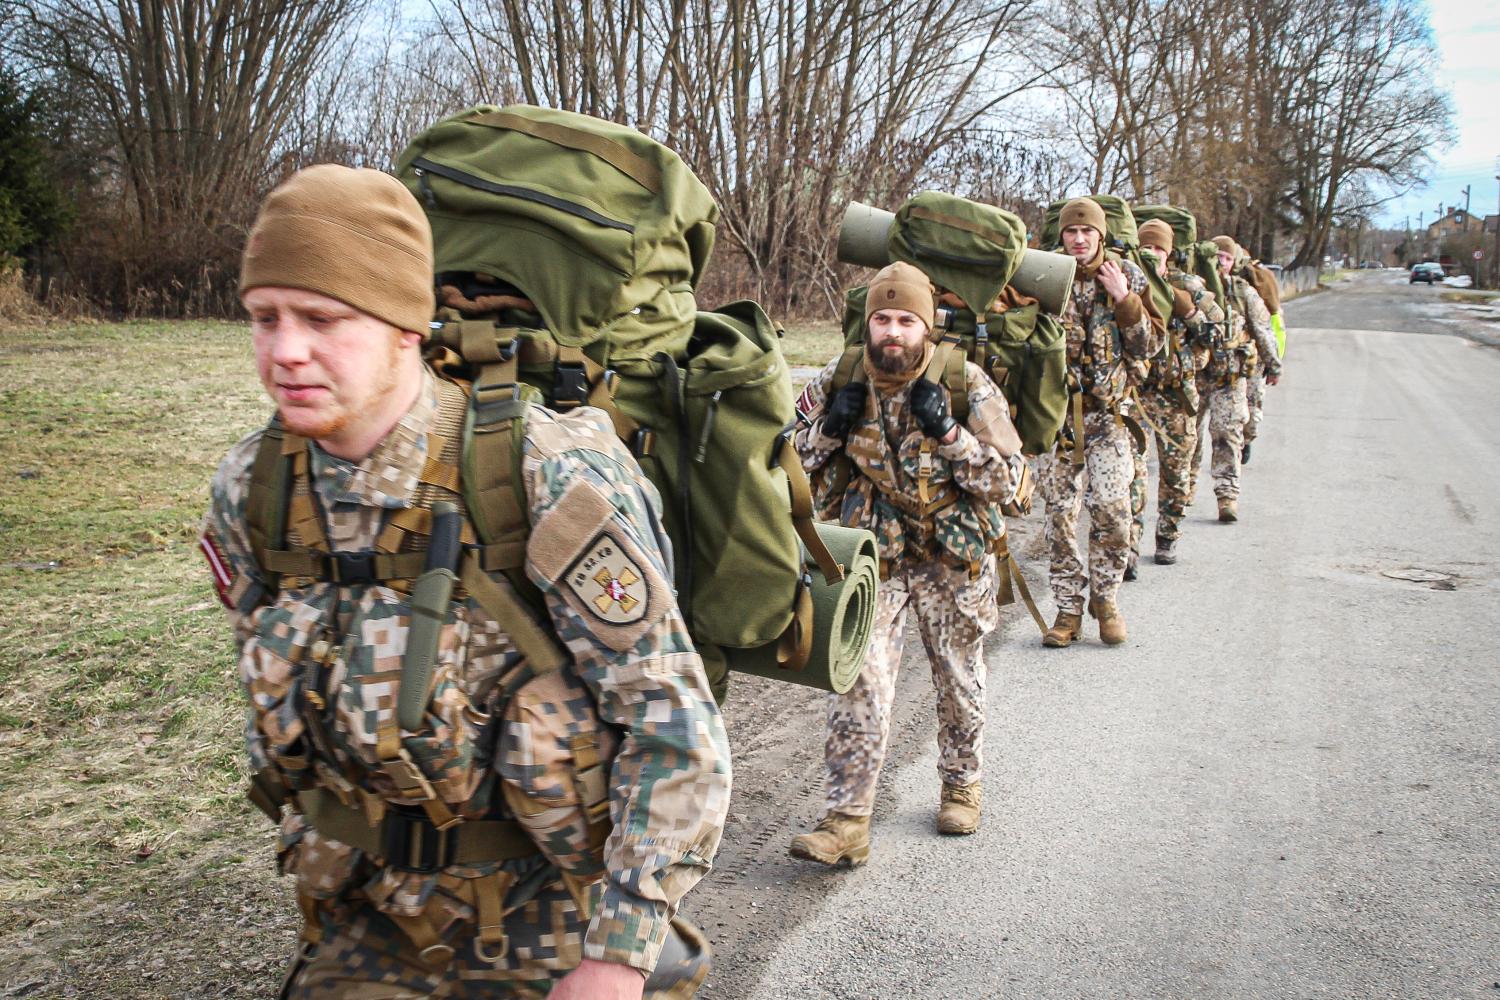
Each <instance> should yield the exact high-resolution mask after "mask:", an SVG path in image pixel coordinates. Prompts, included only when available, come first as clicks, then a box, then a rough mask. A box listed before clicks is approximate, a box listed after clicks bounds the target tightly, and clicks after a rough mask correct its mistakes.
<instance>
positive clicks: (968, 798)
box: [937, 781, 981, 836]
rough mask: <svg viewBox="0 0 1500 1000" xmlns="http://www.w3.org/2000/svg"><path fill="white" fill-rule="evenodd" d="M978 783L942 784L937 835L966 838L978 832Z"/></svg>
mask: <svg viewBox="0 0 1500 1000" xmlns="http://www.w3.org/2000/svg"><path fill="white" fill-rule="evenodd" d="M980 791H981V789H980V787H979V782H977V781H976V782H973V783H972V784H968V785H950V784H948V782H946V781H945V782H943V798H942V802H941V803H940V804H939V806H938V815H937V828H938V833H947V834H954V835H960V836H967V835H968V834H971V833H975V832H977V831H978V830H979V799H980V794H979V793H980Z"/></svg>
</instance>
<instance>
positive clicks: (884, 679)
mask: <svg viewBox="0 0 1500 1000" xmlns="http://www.w3.org/2000/svg"><path fill="white" fill-rule="evenodd" d="M998 584H999V580H998V577H997V576H996V573H995V558H994V556H985V558H984V561H983V563H982V565H981V568H980V572H979V575H978V576H977V577H975V578H972V579H971V578H970V576H969V571H968V570H966V569H952V568H950V567H948V566H945V565H944V564H942V563H940V562H925V563H919V564H917V565H915V566H911V567H908V568H905V569H901V570H898V571H896V572H894V573H892V574H891V577H890V579H889V580H885V581H882V582H881V584H880V593H879V596H878V597H877V598H876V604H875V625H874V632H873V634H872V635H871V637H870V651H869V654H868V655H867V656H866V657H865V666H864V669H863V670H862V671H861V672H860V675H859V679H858V680H856V681H855V682H854V686H853V687H852V688H850V689H849V690H848V691H847V692H845V693H844V694H836V695H833V696H831V697H830V699H829V702H828V741H827V744H826V745H825V748H824V758H823V759H824V764H825V766H826V768H827V780H828V785H827V807H828V811H829V812H840V813H844V814H845V815H849V816H868V815H870V814H871V813H872V812H873V811H874V807H875V785H876V782H877V781H878V780H879V778H880V768H881V765H882V764H883V763H884V762H885V752H886V740H887V739H888V738H889V736H890V732H891V708H892V700H893V699H894V698H895V693H896V675H897V671H898V670H899V669H900V666H901V654H902V652H903V650H904V648H905V642H906V612H907V609H908V608H910V609H912V610H913V611H915V612H916V616H917V629H918V632H919V633H920V634H921V636H922V645H923V647H924V648H925V649H926V651H927V659H928V661H929V663H930V664H931V667H932V683H933V686H934V687H935V688H936V689H937V716H938V730H937V742H938V774H939V775H940V776H941V777H942V779H943V781H944V782H946V783H949V784H959V785H967V784H969V783H970V782H973V781H978V780H979V777H980V766H981V764H982V762H983V759H984V674H985V666H984V649H983V646H984V637H985V636H986V635H988V634H989V633H990V632H992V631H994V628H995V625H996V624H997V623H998V622H999V616H1000V610H999V608H998V607H997V606H996V604H995V599H996V596H997V595H996V588H997V587H998Z"/></svg>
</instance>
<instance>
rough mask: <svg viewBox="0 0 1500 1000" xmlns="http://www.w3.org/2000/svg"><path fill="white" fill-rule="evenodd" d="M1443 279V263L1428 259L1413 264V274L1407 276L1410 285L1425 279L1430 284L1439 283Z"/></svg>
mask: <svg viewBox="0 0 1500 1000" xmlns="http://www.w3.org/2000/svg"><path fill="white" fill-rule="evenodd" d="M1442 280H1443V265H1441V264H1434V263H1433V262H1432V261H1427V262H1426V263H1423V264H1414V265H1412V269H1411V274H1410V275H1409V276H1408V277H1407V280H1406V283H1407V284H1408V285H1415V284H1416V283H1417V282H1419V281H1425V282H1427V283H1428V284H1429V285H1433V284H1439V283H1441V282H1442Z"/></svg>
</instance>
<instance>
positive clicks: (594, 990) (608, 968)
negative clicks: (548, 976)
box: [547, 958, 646, 1000]
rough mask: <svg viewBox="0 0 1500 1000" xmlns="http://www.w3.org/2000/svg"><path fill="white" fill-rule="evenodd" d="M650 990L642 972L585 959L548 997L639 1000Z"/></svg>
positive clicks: (578, 999)
mask: <svg viewBox="0 0 1500 1000" xmlns="http://www.w3.org/2000/svg"><path fill="white" fill-rule="evenodd" d="M645 989H646V977H645V976H643V975H641V973H640V970H638V969H632V968H631V967H630V966H628V965H616V964H614V963H613V962H599V961H595V960H594V959H590V958H585V959H584V960H583V962H582V963H580V964H579V966H578V968H576V969H574V970H573V971H572V972H570V973H568V974H567V975H566V976H563V977H562V978H561V979H559V980H558V981H557V985H556V986H554V987H552V992H551V993H548V994H547V996H549V997H551V998H552V1000H639V998H640V996H641V994H642V993H644V992H645Z"/></svg>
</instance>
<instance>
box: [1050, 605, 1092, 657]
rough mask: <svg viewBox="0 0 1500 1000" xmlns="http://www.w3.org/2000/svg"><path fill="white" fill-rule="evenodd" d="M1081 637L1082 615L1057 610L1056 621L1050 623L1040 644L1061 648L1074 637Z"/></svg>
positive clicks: (1070, 642) (1068, 643)
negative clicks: (1050, 625)
mask: <svg viewBox="0 0 1500 1000" xmlns="http://www.w3.org/2000/svg"><path fill="white" fill-rule="evenodd" d="M1082 637H1083V615H1079V614H1074V613H1073V612H1071V611H1059V612H1058V613H1057V621H1055V622H1053V623H1052V627H1051V628H1049V629H1048V630H1047V631H1046V633H1045V634H1043V636H1042V645H1043V646H1051V647H1052V648H1053V649H1063V648H1065V647H1067V646H1069V645H1070V644H1072V642H1073V641H1074V640H1075V639H1081V638H1082Z"/></svg>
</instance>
